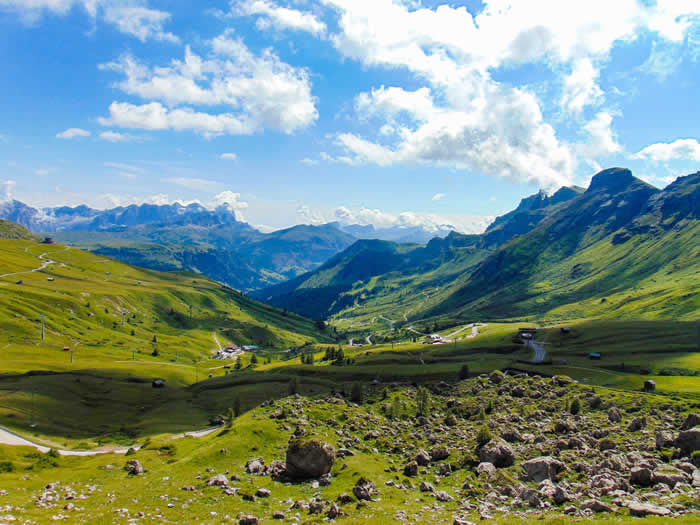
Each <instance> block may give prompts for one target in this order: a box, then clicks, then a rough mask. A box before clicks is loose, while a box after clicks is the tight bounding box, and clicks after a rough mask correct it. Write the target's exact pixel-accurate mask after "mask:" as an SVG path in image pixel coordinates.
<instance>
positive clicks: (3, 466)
mask: <svg viewBox="0 0 700 525" xmlns="http://www.w3.org/2000/svg"><path fill="white" fill-rule="evenodd" d="M14 471H15V465H14V463H12V462H11V461H0V472H2V473H6V472H14Z"/></svg>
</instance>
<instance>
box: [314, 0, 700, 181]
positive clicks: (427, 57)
mask: <svg viewBox="0 0 700 525" xmlns="http://www.w3.org/2000/svg"><path fill="white" fill-rule="evenodd" d="M322 3H323V4H324V5H326V6H328V7H330V8H331V9H333V10H334V11H335V13H336V15H337V18H338V29H337V31H335V32H334V33H333V34H331V35H330V39H331V41H332V42H333V44H334V45H335V47H336V49H337V50H338V52H339V53H341V54H342V55H343V56H344V57H347V58H350V59H354V60H357V61H359V62H360V63H361V64H362V65H364V66H367V67H382V68H386V69H400V70H405V71H408V72H409V73H412V74H413V75H414V76H415V79H416V80H417V82H419V86H420V85H421V83H422V85H423V87H419V88H418V89H415V90H413V91H407V90H404V89H401V88H399V87H390V88H385V87H381V88H379V89H373V90H371V91H370V92H368V93H363V94H362V95H360V96H358V98H357V100H356V104H355V109H356V112H357V113H358V115H359V116H360V117H364V118H367V119H376V120H378V121H379V122H372V123H371V124H372V129H373V130H377V129H379V130H381V129H382V128H383V129H384V130H385V132H380V133H378V134H373V135H372V136H362V135H360V134H359V133H357V132H353V133H339V134H338V135H337V137H336V141H337V144H338V145H339V146H340V147H341V149H342V150H343V153H342V154H341V155H337V154H336V155H331V156H330V158H331V159H332V160H335V161H339V162H346V163H348V164H355V165H357V164H362V163H368V162H369V163H374V164H377V165H380V166H390V165H395V164H399V163H410V164H427V165H435V166H447V167H452V168H457V169H461V170H469V171H478V172H481V173H484V174H491V175H496V176H501V177H508V178H511V179H515V180H521V181H529V182H532V183H537V184H539V185H541V186H544V187H553V186H558V185H561V184H566V183H568V182H570V181H571V180H572V179H573V177H574V174H575V171H576V168H577V165H578V162H577V161H578V160H579V159H578V155H577V153H578V152H579V151H581V150H584V151H586V154H587V155H589V154H590V153H591V152H593V151H599V152H601V154H609V153H611V152H617V151H620V146H619V144H617V142H616V140H615V138H614V134H612V132H611V131H610V128H609V125H608V127H607V130H606V129H605V126H604V124H605V119H604V118H603V117H602V116H601V113H602V114H608V115H609V114H610V110H605V109H604V110H602V111H599V112H598V115H597V116H596V117H595V118H594V119H593V122H592V123H591V124H590V125H589V126H588V129H587V135H586V138H587V139H590V141H591V142H590V143H589V144H587V145H585V146H587V147H582V146H581V145H578V144H570V143H565V142H562V141H561V139H560V138H558V136H557V133H556V131H555V129H554V127H553V126H552V125H551V124H549V123H548V122H546V121H545V119H544V117H543V115H542V107H541V106H542V105H543V102H541V101H540V100H538V99H537V97H536V96H535V95H534V94H533V92H532V91H531V90H529V89H528V88H525V87H522V86H520V87H518V86H516V85H511V84H506V83H501V82H498V81H496V80H495V79H494V75H493V73H494V71H496V70H499V69H501V70H502V69H504V68H510V67H513V66H517V65H519V64H532V63H541V64H544V65H545V66H546V67H549V68H550V69H551V71H552V73H553V74H554V75H555V76H557V77H558V76H559V75H562V72H566V73H564V74H563V75H562V76H561V86H562V90H561V94H560V96H559V97H557V98H555V99H554V100H557V101H558V103H559V105H560V106H562V107H563V108H564V109H565V110H566V111H567V112H568V113H571V114H574V115H581V114H583V112H584V110H585V109H586V108H588V107H590V106H599V105H601V104H602V103H604V101H605V93H604V92H603V90H602V88H601V87H600V86H599V76H600V68H601V67H603V66H604V65H605V64H606V62H607V60H608V59H609V56H610V52H611V50H612V48H613V46H615V45H616V44H618V43H625V42H630V41H633V40H635V39H636V38H638V36H639V35H640V34H643V33H645V32H648V31H651V32H652V36H653V37H655V38H661V39H671V40H673V41H676V42H678V41H680V40H682V39H683V38H684V36H685V35H686V34H687V32H688V30H689V27H690V25H691V22H690V20H691V17H692V16H695V15H697V14H698V13H700V2H697V1H694V0H659V2H658V3H657V5H645V4H644V3H642V2H639V1H638V0H616V1H614V2H610V1H609V0H589V1H586V2H563V1H555V0H552V1H545V0H537V1H534V0H533V1H530V2H524V1H514V0H485V1H484V2H483V4H484V6H483V9H482V10H481V11H480V12H479V13H478V14H477V15H476V16H473V15H472V14H471V13H470V12H469V11H468V10H467V8H466V7H464V6H460V7H452V6H451V5H448V4H447V3H445V4H443V5H439V6H437V7H423V5H424V3H421V2H403V1H392V0H322ZM432 5H434V3H431V6H432ZM550 98H551V97H550ZM547 103H548V101H544V104H547ZM384 126H387V127H384ZM392 131H395V133H396V137H397V139H396V140H395V141H391V140H389V139H390V138H391V137H393V136H394V135H393V133H392ZM373 133H375V132H374V131H373ZM585 160H586V161H587V162H590V160H591V159H590V158H586V159H585Z"/></svg>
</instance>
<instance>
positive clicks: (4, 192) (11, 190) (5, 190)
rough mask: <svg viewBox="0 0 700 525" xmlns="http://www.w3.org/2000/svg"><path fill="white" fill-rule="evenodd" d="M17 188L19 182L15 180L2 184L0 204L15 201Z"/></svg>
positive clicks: (0, 183) (0, 187)
mask: <svg viewBox="0 0 700 525" xmlns="http://www.w3.org/2000/svg"><path fill="white" fill-rule="evenodd" d="M16 186H17V182H16V181H14V180H6V181H3V182H0V202H9V201H11V200H12V199H14V195H15V187H16Z"/></svg>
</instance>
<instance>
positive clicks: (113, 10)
mask: <svg viewBox="0 0 700 525" xmlns="http://www.w3.org/2000/svg"><path fill="white" fill-rule="evenodd" d="M73 8H82V9H83V10H84V11H85V12H86V13H87V14H88V16H90V17H91V18H92V19H93V20H97V19H100V20H104V21H105V22H106V23H108V24H112V25H113V26H115V27H116V29H117V30H119V31H120V32H122V33H124V34H127V35H131V36H134V37H136V38H138V39H139V40H140V41H141V42H145V41H147V40H151V39H152V40H161V41H168V42H177V41H178V38H177V37H176V36H175V35H173V34H172V33H168V32H166V31H165V30H164V29H163V26H164V24H165V23H166V22H168V21H169V20H170V18H171V15H170V13H168V12H165V11H160V10H157V9H151V8H149V7H148V3H147V2H146V1H145V0H0V10H1V9H5V10H8V11H12V12H15V13H17V14H18V15H19V16H20V17H21V18H22V20H24V21H25V22H27V23H35V22H37V21H38V20H39V19H40V18H41V16H42V15H44V14H45V13H51V14H53V15H56V16H64V15H66V14H67V13H69V12H70V11H71V10H72V9H73Z"/></svg>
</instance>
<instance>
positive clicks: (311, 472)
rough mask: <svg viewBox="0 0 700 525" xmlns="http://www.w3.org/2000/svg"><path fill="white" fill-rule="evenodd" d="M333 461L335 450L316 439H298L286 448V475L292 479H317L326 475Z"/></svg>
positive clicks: (293, 440)
mask: <svg viewBox="0 0 700 525" xmlns="http://www.w3.org/2000/svg"><path fill="white" fill-rule="evenodd" d="M334 461H335V448H333V447H332V446H331V445H329V444H328V443H324V442H323V441H320V440H318V439H313V438H303V437H299V438H296V439H292V440H291V441H290V442H289V446H288V447H287V461H286V468H287V475H288V476H290V477H292V478H300V479H305V478H319V477H321V476H323V475H324V474H328V473H329V472H330V470H331V467H332V466H333V462H334Z"/></svg>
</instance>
